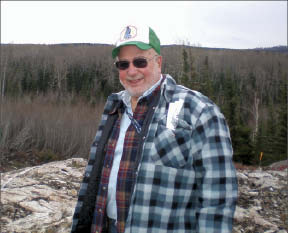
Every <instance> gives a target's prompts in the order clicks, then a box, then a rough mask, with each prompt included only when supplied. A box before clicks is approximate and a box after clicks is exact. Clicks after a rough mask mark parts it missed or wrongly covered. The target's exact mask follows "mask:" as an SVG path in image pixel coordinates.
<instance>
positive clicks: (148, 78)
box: [118, 45, 162, 98]
mask: <svg viewBox="0 0 288 233" xmlns="http://www.w3.org/2000/svg"><path fill="white" fill-rule="evenodd" d="M138 57H145V58H146V59H147V61H148V65H147V66H146V67H145V68H137V67H135V66H134V65H133V59H135V58H138ZM118 60H119V61H121V60H125V61H129V62H130V64H129V67H128V68H127V69H125V70H119V79H120V82H121V84H122V86H123V87H124V88H125V89H126V90H127V91H128V92H129V94H130V95H131V96H132V97H134V98H135V97H137V98H138V97H140V96H141V95H142V94H143V93H144V92H145V91H146V90H148V89H149V88H150V87H151V86H153V85H154V84H155V83H156V82H157V81H158V80H159V79H160V76H161V65H162V57H161V56H157V53H156V52H155V51H154V49H149V50H141V49H139V48H137V47H136V46H134V45H128V46H124V47H122V48H121V49H120V52H119V55H118Z"/></svg>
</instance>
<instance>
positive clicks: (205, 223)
mask: <svg viewBox="0 0 288 233" xmlns="http://www.w3.org/2000/svg"><path fill="white" fill-rule="evenodd" d="M122 95H123V92H120V93H118V94H112V95H111V96H110V97H109V98H108V101H107V103H106V106H105V109H104V114H103V116H102V120H101V123H100V125H99V130H98V132H97V134H96V137H95V141H94V143H93V146H92V148H91V156H90V160H89V162H88V165H87V168H86V172H85V177H84V180H83V183H82V185H81V188H80V192H79V200H78V203H77V206H76V209H75V213H74V217H73V225H72V232H88V230H87V231H85V230H84V231H83V230H82V231H81V229H89V227H87V226H85V224H86V225H87V223H89V221H87V214H86V210H87V209H89V203H90V201H89V200H91V195H92V194H91V193H89V191H88V192H87V186H89V182H90V181H89V177H90V175H91V171H92V168H93V166H95V164H96V162H95V164H94V161H95V160H99V157H98V156H101V154H100V153H98V154H97V150H98V149H99V148H97V146H98V143H99V141H101V137H102V136H103V135H104V132H105V124H106V121H107V119H108V112H109V111H111V109H112V108H113V107H114V106H115V103H117V102H118V103H119V101H121V97H122ZM176 103H180V107H181V108H179V109H175V112H177V114H176V116H174V118H173V122H172V124H171V122H167V119H168V121H170V120H171V119H170V118H169V117H168V111H169V109H170V111H171V107H172V106H173V107H175V106H176V107H177V104H176ZM170 125H172V126H173V127H168V126H170ZM143 140H144V144H143V148H142V154H141V160H140V161H141V162H140V164H139V166H138V169H137V177H136V183H135V186H134V188H133V190H134V191H133V193H132V198H131V205H130V208H129V214H128V217H127V220H126V224H125V233H135V232H137V233H142V232H143V233H144V232H145V233H146V232H152V233H162V232H163V233H168V232H177V233H180V232H215V233H216V232H217V233H220V232H222V233H224V232H227V233H228V232H231V231H232V222H233V214H234V211H235V207H236V200H237V178H236V172H235V168H234V166H233V163H232V153H233V151H232V146H231V139H230V134H229V129H228V126H227V125H226V121H225V118H224V116H223V115H222V114H221V112H220V111H219V108H218V107H217V106H216V105H215V104H214V103H213V102H211V101H210V100H209V99H208V98H207V97H205V96H203V95H202V94H201V93H199V92H196V91H192V90H189V89H187V88H185V87H183V86H180V85H176V83H175V81H174V80H173V79H172V78H171V77H170V76H169V75H166V79H165V81H164V82H163V83H162V87H161V96H160V99H159V103H158V105H157V106H156V108H155V112H154V114H153V116H152V119H151V122H150V125H149V128H148V131H147V134H146V136H145V138H143ZM100 144H101V143H100ZM93 164H94V165H93ZM99 169H101V168H99ZM90 183H91V182H90ZM96 189H97V188H96ZM86 196H88V198H86ZM85 198H86V199H85ZM89 198H90V199H89ZM85 200H86V201H85ZM84 202H86V204H85V203H84ZM83 203H84V207H83ZM87 203H88V204H87ZM93 204H94V203H91V205H93ZM91 208H93V206H92V207H91ZM91 208H90V209H91ZM88 216H89V215H88Z"/></svg>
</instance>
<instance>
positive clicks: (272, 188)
mask: <svg viewBox="0 0 288 233" xmlns="http://www.w3.org/2000/svg"><path fill="white" fill-rule="evenodd" d="M287 171H288V170H287V169H286V170H282V171H275V170H266V171H263V170H242V171H239V170H238V171H237V177H238V184H239V192H238V193H239V198H238V204H237V208H236V212H235V215H234V228H233V233H240V232H247V233H248V232H249V233H256V232H257V233H258V232H259V233H260V232H265V233H287V230H288V183H287V182H288V180H287V178H288V176H287Z"/></svg>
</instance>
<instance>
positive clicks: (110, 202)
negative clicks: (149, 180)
mask: <svg viewBox="0 0 288 233" xmlns="http://www.w3.org/2000/svg"><path fill="white" fill-rule="evenodd" d="M161 80H162V75H161V78H160V80H159V81H158V82H157V83H155V84H154V85H153V86H152V87H151V88H150V89H148V90H147V91H145V92H144V93H143V95H142V96H141V97H140V98H139V99H138V100H140V99H141V98H143V97H145V96H147V95H149V94H150V93H151V92H152V91H154V89H155V88H156V87H157V86H158V85H159V84H160V82H161ZM123 102H124V104H125V106H126V108H127V110H128V112H129V113H130V114H131V115H133V112H132V108H131V96H130V95H129V94H128V92H127V91H125V93H124V96H123ZM130 124H131V120H130V119H129V117H128V115H127V114H126V113H125V111H124V113H123V116H122V119H121V122H120V132H119V137H118V140H117V144H116V148H115V152H114V159H113V165H112V169H111V173H110V177H109V184H108V197H107V216H108V217H109V218H111V219H115V220H116V219H117V204H116V185H117V176H118V171H119V166H120V161H121V158H122V153H123V145H124V139H125V135H126V131H127V129H128V127H129V125H130Z"/></svg>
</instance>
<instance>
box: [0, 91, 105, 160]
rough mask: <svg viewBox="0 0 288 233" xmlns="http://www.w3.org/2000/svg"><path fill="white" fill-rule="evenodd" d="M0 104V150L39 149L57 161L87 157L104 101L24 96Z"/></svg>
mask: <svg viewBox="0 0 288 233" xmlns="http://www.w3.org/2000/svg"><path fill="white" fill-rule="evenodd" d="M0 107H1V108H0V111H1V112H0V151H2V152H3V151H6V152H7V151H8V152H9V153H13V152H25V151H31V150H34V151H35V150H36V151H38V154H41V152H42V154H41V155H43V154H44V155H45V156H46V157H47V156H48V157H49V156H50V157H51V156H52V159H53V160H55V159H65V158H69V157H76V156H77V157H84V158H87V156H88V154H89V149H90V145H91V143H92V140H93V138H94V136H95V133H96V130H97V126H98V122H99V119H100V117H101V113H102V110H103V107H104V102H103V100H99V102H97V103H96V104H95V103H94V104H91V103H87V102H85V101H81V100H80V99H77V100H75V98H72V97H69V98H67V97H66V98H65V100H64V99H61V100H59V99H58V98H57V97H56V96H54V95H48V96H45V97H43V96H38V97H35V98H31V97H29V96H24V97H23V98H21V99H19V98H18V99H12V98H10V99H7V98H6V99H4V101H2V103H1V106H0ZM45 156H44V157H45ZM53 156H54V157H53Z"/></svg>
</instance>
